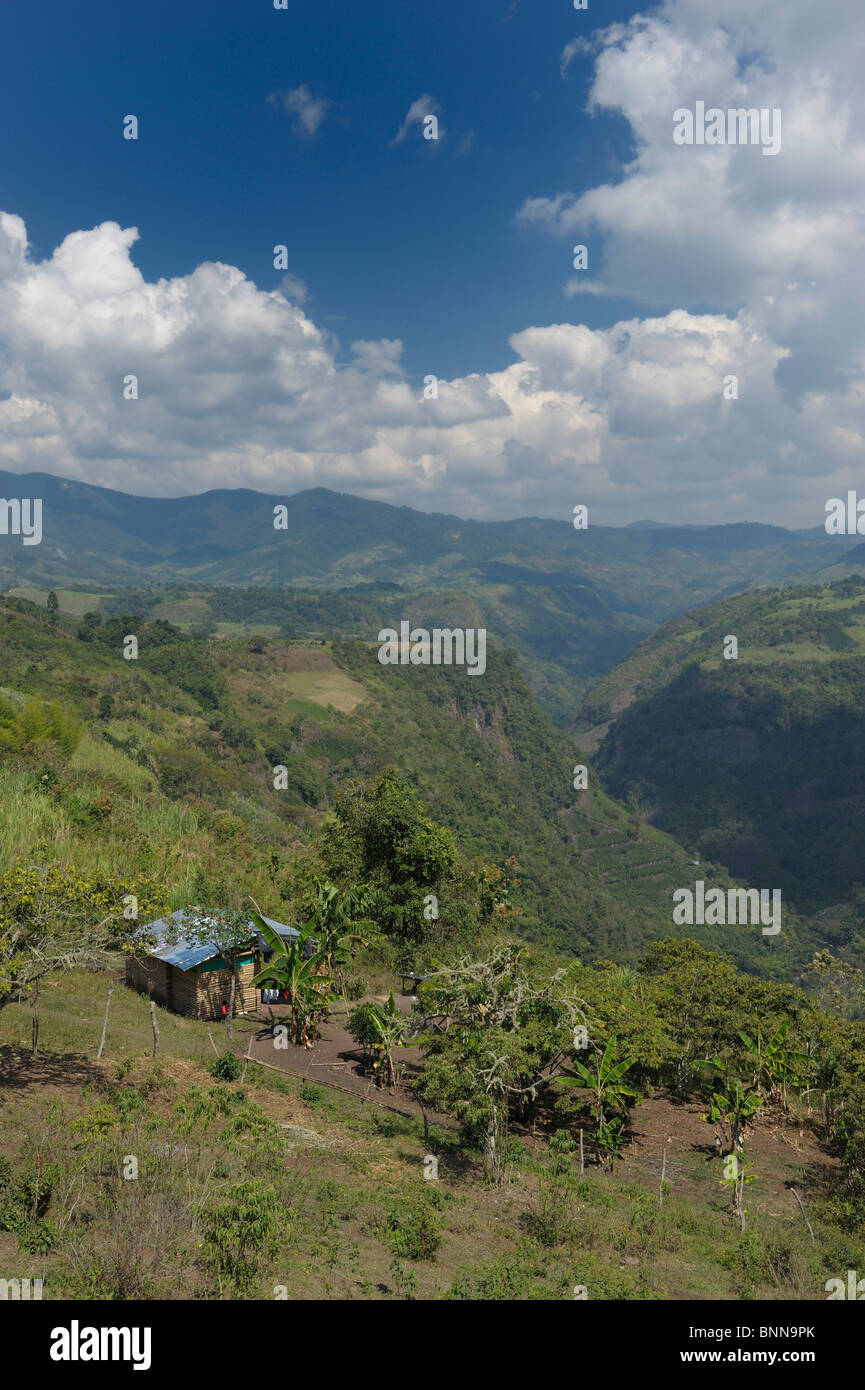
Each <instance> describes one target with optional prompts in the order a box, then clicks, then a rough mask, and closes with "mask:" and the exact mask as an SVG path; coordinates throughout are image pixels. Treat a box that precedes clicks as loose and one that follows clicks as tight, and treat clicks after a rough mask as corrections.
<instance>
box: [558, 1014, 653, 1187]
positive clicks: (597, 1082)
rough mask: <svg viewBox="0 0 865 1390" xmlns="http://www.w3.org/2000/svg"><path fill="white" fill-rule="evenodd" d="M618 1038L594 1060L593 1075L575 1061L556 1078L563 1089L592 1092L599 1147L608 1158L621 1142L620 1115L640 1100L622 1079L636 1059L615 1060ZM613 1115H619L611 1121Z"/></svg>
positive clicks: (621, 1116) (638, 1093)
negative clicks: (566, 1087)
mask: <svg viewBox="0 0 865 1390" xmlns="http://www.w3.org/2000/svg"><path fill="white" fill-rule="evenodd" d="M617 1043H618V1039H617V1038H610V1040H609V1042H608V1043H607V1045H606V1047H605V1048H604V1051H603V1053H602V1054H601V1056H600V1057H598V1058H597V1062H596V1066H595V1070H594V1072H592V1071H590V1070H589V1068H588V1067H586V1066H584V1065H583V1063H582V1062H580V1061H578V1060H577V1059H576V1058H575V1059H574V1063H573V1070H571V1071H569V1072H567V1073H565V1074H564V1075H563V1076H560V1077H559V1080H560V1082H561V1084H562V1085H563V1086H577V1087H579V1088H581V1089H582V1090H588V1091H591V1093H592V1099H593V1104H594V1107H595V1118H596V1121H597V1140H598V1144H599V1146H600V1148H601V1149H602V1150H603V1151H604V1152H605V1153H607V1154H608V1155H609V1156H610V1161H611V1162H612V1158H613V1156H614V1155H615V1154H616V1153H618V1151H619V1149H620V1148H621V1143H622V1128H623V1117H624V1116H623V1112H627V1111H628V1110H629V1109H630V1107H631V1105H632V1104H634V1103H635V1102H637V1101H639V1100H640V1092H639V1091H637V1090H635V1089H634V1087H633V1086H627V1085H625V1083H624V1082H623V1080H622V1078H623V1077H624V1076H625V1075H626V1074H627V1072H629V1071H630V1069H631V1067H633V1066H634V1065H635V1064H636V1061H637V1058H636V1057H625V1058H623V1059H622V1061H620V1062H616V1061H615V1060H614V1057H615V1052H616V1045H617ZM613 1112H619V1113H618V1115H617V1116H616V1117H615V1118H611V1115H612V1114H613Z"/></svg>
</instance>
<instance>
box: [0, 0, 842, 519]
mask: <svg viewBox="0 0 865 1390" xmlns="http://www.w3.org/2000/svg"><path fill="white" fill-rule="evenodd" d="M863 70H865V10H863V7H862V3H861V0H822V3H821V4H820V5H819V6H815V5H814V3H813V0H761V3H760V4H759V5H755V3H754V0H655V3H652V4H650V5H646V6H639V5H636V4H634V3H630V2H629V3H624V0H590V6H589V9H588V10H585V11H582V10H580V11H577V10H574V9H573V6H572V4H571V3H569V0H441V3H438V4H436V5H435V6H430V5H429V4H426V3H419V2H416V0H371V3H366V4H351V3H348V0H315V2H314V3H302V0H289V9H288V10H286V11H281V10H275V9H274V8H273V5H272V0H242V2H241V0H231V2H229V0H217V2H216V3H212V4H202V3H178V0H173V3H171V4H169V3H167V2H166V0H147V3H140V4H138V5H128V4H127V5H123V4H117V3H107V0H95V2H93V0H91V3H83V4H77V5H71V4H63V3H59V0H49V3H46V4H39V5H20V6H14V7H13V6H7V7H5V9H4V10H2V11H0V120H2V122H3V126H2V128H3V133H4V141H3V146H2V149H3V153H2V155H0V468H5V469H7V470H10V471H12V472H18V473H26V472H32V471H40V470H41V471H46V472H51V473H55V474H60V475H62V476H68V477H74V478H77V479H80V480H83V481H87V482H92V483H97V484H102V485H105V486H110V487H116V488H119V489H121V490H125V491H129V492H135V493H139V494H142V495H179V494H188V493H192V492H198V491H203V490H205V489H206V488H209V487H231V486H246V487H253V488H259V489H260V490H262V491H267V492H279V493H286V494H289V493H293V492H296V491H299V490H301V489H303V488H306V487H312V486H324V487H330V488H334V489H337V490H340V491H345V492H352V493H356V494H358V495H362V496H366V497H370V498H374V499H380V500H387V501H395V502H398V503H401V504H406V505H410V506H413V507H419V508H421V509H423V510H439V511H446V512H451V513H457V514H460V515H465V516H473V517H478V518H484V517H508V516H510V517H513V516H520V515H536V516H538V515H539V516H561V517H570V516H571V515H572V511H573V506H574V505H575V504H583V505H587V506H589V507H590V521H591V520H592V519H593V520H594V521H596V522H598V523H601V524H605V525H617V524H626V523H628V522H630V521H633V520H637V519H639V518H643V517H654V518H655V519H657V520H660V521H669V522H696V523H711V522H717V521H719V520H727V521H738V520H743V519H745V520H759V521H768V522H775V523H780V524H785V525H791V526H813V525H818V524H820V523H821V521H822V519H823V517H824V508H825V502H826V500H827V499H828V498H830V497H832V496H843V495H844V493H845V492H846V491H847V490H848V489H850V488H856V487H859V489H860V492H861V493H862V494H863V495H865V478H863V469H862V462H863V458H865V276H863V275H862V265H863V263H865V193H863V190H865V137H863V134H862V132H865V88H863V84H862V80H861V74H862V71H863ZM700 103H702V105H703V106H704V107H712V106H717V107H719V108H721V110H722V111H723V110H724V109H727V108H730V107H746V108H751V107H752V108H754V109H755V110H759V111H765V112H767V113H772V112H776V113H777V115H778V133H779V141H778V147H777V149H774V150H773V151H772V152H771V154H772V157H769V158H767V157H765V156H766V150H765V149H764V148H761V147H760V146H759V144H758V143H757V142H755V141H747V140H745V141H742V142H736V141H733V142H731V143H729V144H728V143H726V142H725V143H724V144H722V145H714V146H711V147H710V146H707V145H703V144H690V143H687V142H685V143H682V142H681V141H678V140H675V139H674V138H673V137H674V130H675V129H676V128H677V125H678V124H679V123H678V122H677V120H676V117H675V113H676V112H677V111H681V110H685V111H686V112H688V111H696V110H697V109H698V104H700ZM427 107H429V108H430V110H431V111H433V112H434V113H435V114H436V115H437V116H438V118H439V121H440V127H441V129H440V136H441V138H440V139H439V140H438V141H437V142H435V141H425V140H424V139H423V138H422V131H421V128H420V123H419V121H418V120H414V121H412V120H410V119H409V118H410V117H411V116H412V114H414V116H415V117H417V116H418V115H419V113H421V112H423V111H424V110H425V109H426V108H427ZM128 114H134V115H135V116H137V117H138V120H139V123H140V129H139V139H138V140H137V141H127V140H124V139H123V138H122V121H123V117H124V116H126V115H128ZM772 120H773V122H774V120H775V117H774V116H773V117H772ZM407 122H408V123H407ZM773 128H774V126H773ZM398 132H402V138H397V135H398ZM576 243H584V244H586V245H587V246H588V247H589V268H588V270H585V271H582V270H580V271H575V270H574V269H573V267H572V247H573V246H574V245H575V244H576ZM278 244H285V245H286V246H287V248H288V257H287V267H286V272H287V273H283V272H282V271H280V270H276V269H275V268H274V265H273V247H274V246H275V245H278ZM428 375H432V376H435V377H436V378H437V383H436V384H435V392H437V394H435V392H433V394H431V395H430V396H429V397H426V396H425V395H424V390H423V384H424V378H425V377H427V376H428ZM132 379H134V382H135V387H134V391H133V392H132V394H128V393H127V389H126V383H127V381H131V380H132Z"/></svg>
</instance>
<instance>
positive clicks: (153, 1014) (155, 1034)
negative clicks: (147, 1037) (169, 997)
mask: <svg viewBox="0 0 865 1390" xmlns="http://www.w3.org/2000/svg"><path fill="white" fill-rule="evenodd" d="M150 1022H151V1023H152V1024H153V1055H154V1057H155V1056H156V1054H157V1052H158V1051H159V1029H158V1027H157V1026H156V1001H155V1000H153V999H151V1001H150Z"/></svg>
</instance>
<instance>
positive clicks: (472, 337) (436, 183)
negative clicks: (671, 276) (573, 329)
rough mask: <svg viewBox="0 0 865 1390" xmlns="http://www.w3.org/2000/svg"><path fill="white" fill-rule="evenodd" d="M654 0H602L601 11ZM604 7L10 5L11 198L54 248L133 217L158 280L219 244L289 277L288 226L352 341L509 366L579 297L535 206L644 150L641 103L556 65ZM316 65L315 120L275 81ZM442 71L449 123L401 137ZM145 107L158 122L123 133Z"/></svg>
mask: <svg viewBox="0 0 865 1390" xmlns="http://www.w3.org/2000/svg"><path fill="white" fill-rule="evenodd" d="M636 8H637V7H636V6H635V5H633V4H629V3H622V2H621V0H612V3H608V2H607V0H605V2H604V3H603V4H602V5H600V4H599V5H597V10H598V14H597V18H601V11H603V21H604V23H609V22H610V21H612V20H614V19H618V18H627V17H628V16H629V15H630V14H632V13H633V12H634V11H635V9H636ZM594 18H595V15H593V14H590V13H589V12H578V11H575V10H574V9H573V8H572V7H570V5H569V3H568V0H517V3H516V4H511V3H510V0H440V3H436V5H434V6H430V5H428V4H425V3H416V0H370V3H363V4H353V3H349V0H315V3H312V4H310V3H303V0H290V8H289V10H287V11H275V10H274V9H273V7H272V4H271V3H270V0H215V2H214V3H209V4H202V3H193V4H187V3H177V0H173V3H168V2H167V0H147V3H145V4H138V5H125V4H117V3H116V0H97V3H85V4H81V5H79V4H76V5H69V4H63V3H48V4H47V5H44V4H39V5H32V6H27V5H25V6H18V7H17V8H16V9H15V10H14V11H12V10H9V11H7V13H6V14H5V15H4V19H3V51H4V52H5V54H6V58H5V61H4V62H3V64H2V77H3V80H2V84H0V118H2V121H3V129H4V130H6V131H10V130H14V131H15V137H14V140H13V141H12V143H11V144H7V145H6V154H5V157H4V158H3V161H2V191H3V202H2V206H4V207H5V208H8V209H9V210H14V211H15V212H17V213H19V214H20V215H21V216H22V217H23V218H24V220H25V222H26V223H27V228H28V232H29V235H30V239H31V242H32V245H33V251H34V253H35V254H36V255H38V256H40V257H41V256H47V255H50V253H51V251H52V250H53V249H54V247H55V246H56V245H58V244H59V243H60V242H61V241H62V240H63V237H64V236H65V235H66V234H67V233H68V232H69V231H70V230H72V229H74V228H89V227H92V226H95V225H96V224H97V223H100V222H103V221H106V220H113V221H118V222H120V224H121V225H122V226H136V227H138V228H139V231H140V233H141V240H140V242H139V243H138V244H137V246H136V249H135V251H134V253H133V258H134V260H135V262H136V264H137V265H138V266H139V267H140V269H141V270H142V271H143V272H144V274H145V276H146V277H147V278H148V279H157V278H159V277H160V276H173V275H184V274H187V273H189V272H190V271H191V270H192V269H193V268H194V267H195V266H196V265H197V264H198V263H199V262H200V261H202V260H221V261H227V262H229V263H230V264H232V265H236V266H238V267H240V268H241V269H242V270H243V271H245V272H246V274H247V275H248V276H249V277H250V278H251V279H252V280H254V281H255V283H256V284H257V285H260V286H265V287H268V288H270V287H274V286H276V285H278V283H279V280H280V275H279V273H278V272H276V271H274V269H273V263H272V262H273V257H272V247H273V245H274V244H276V243H284V244H285V245H287V247H288V251H289V266H290V268H291V271H292V273H294V274H296V275H299V276H301V277H302V278H303V279H304V280H305V281H306V283H307V285H308V287H309V299H308V301H307V303H308V306H309V310H310V312H311V313H312V314H313V316H314V318H315V320H316V322H317V323H319V324H320V325H321V326H322V327H327V328H330V329H331V331H333V332H335V333H336V334H338V336H339V337H340V339H344V340H345V342H349V341H351V340H354V339H357V338H368V339H377V338H391V339H392V338H400V339H402V341H403V343H404V345H405V356H404V362H405V366H406V369H407V371H408V372H409V373H410V374H411V375H413V376H418V377H420V376H423V375H424V374H425V373H427V372H436V373H437V374H438V375H442V376H448V377H451V376H462V375H465V374H467V373H469V372H477V371H490V370H498V369H500V368H502V367H504V366H506V365H507V364H508V363H509V362H511V361H512V360H513V353H512V352H511V350H510V349H509V348H508V342H507V340H508V337H509V335H510V334H511V333H514V332H517V331H519V330H520V329H522V328H524V327H525V326H526V324H529V323H539V322H540V323H548V322H555V321H556V320H557V319H558V318H560V317H561V316H562V315H563V313H565V312H566V302H565V300H564V298H563V294H562V286H563V283H564V282H565V280H566V278H567V275H568V272H569V270H570V257H569V255H568V250H569V248H568V246H567V245H566V244H565V243H551V242H550V241H549V239H548V238H547V237H545V236H544V235H543V234H541V233H539V232H538V231H536V230H534V229H532V228H525V227H518V226H515V225H514V223H513V218H514V215H515V213H516V212H517V211H518V209H519V207H520V206H521V204H522V203H523V201H524V199H525V198H527V197H531V196H535V195H541V194H544V193H547V192H548V191H549V190H550V189H552V190H554V191H555V190H557V189H558V188H576V189H578V190H579V189H581V188H583V187H590V186H591V185H593V184H596V183H599V182H602V181H603V180H605V179H608V178H610V177H613V176H616V175H617V172H618V169H619V167H620V160H621V158H622V156H623V155H625V156H626V155H627V154H628V153H629V151H630V150H631V146H632V141H631V138H630V131H629V129H628V126H627V123H626V122H625V121H623V120H622V119H621V117H618V116H615V115H611V116H606V115H596V116H593V117H589V116H588V115H587V114H586V113H585V111H584V107H585V103H586V90H587V82H588V80H589V77H590V73H591V63H590V61H589V60H588V59H587V58H586V57H583V58H578V59H577V60H576V61H575V62H574V63H573V65H572V66H571V68H570V69H569V73H568V77H567V80H565V81H563V80H562V79H561V77H560V75H559V57H560V54H561V52H562V49H563V48H564V46H565V44H566V43H568V41H569V40H570V39H572V38H573V37H574V36H576V35H580V34H585V35H588V34H589V33H591V30H592V27H593V25H592V20H593V19H594ZM300 85H306V86H307V87H308V88H309V89H310V92H311V95H312V96H313V97H314V98H320V97H323V98H326V99H328V100H329V101H331V102H333V103H334V105H333V107H331V108H330V109H329V111H328V114H327V116H326V118H325V119H324V121H323V123H322V125H321V127H320V128H319V130H318V132H317V133H316V134H315V136H314V137H313V138H308V137H306V138H298V136H297V135H296V134H294V133H293V130H292V125H293V122H292V118H291V116H290V115H289V114H286V112H285V111H283V110H280V109H277V108H275V107H274V106H273V105H271V104H268V101H267V98H268V96H269V95H270V94H271V93H272V92H275V91H284V90H292V89H295V88H297V87H298V86H300ZM424 93H428V94H430V95H431V96H433V97H434V98H435V99H436V100H437V101H438V102H439V103H440V106H441V117H440V119H441V123H442V126H443V127H444V130H445V138H444V139H443V140H441V141H440V142H439V143H438V144H434V142H432V141H425V140H424V139H423V137H422V134H421V132H420V129H419V128H418V127H414V129H413V130H412V131H411V132H410V134H409V135H408V137H407V138H406V140H405V141H404V142H403V143H402V144H400V145H398V146H396V147H393V148H390V147H389V145H390V142H391V141H392V139H393V137H394V135H395V134H396V131H397V129H398V127H399V125H400V123H401V121H402V120H403V118H404V116H405V114H406V111H407V110H408V108H409V106H410V104H411V103H412V101H414V100H415V99H416V98H417V97H418V96H420V95H421V94H424ZM129 112H133V113H135V114H137V115H138V117H139V121H140V138H139V140H138V141H137V142H133V141H124V140H123V139H122V138H120V135H121V118H122V116H123V115H125V114H127V113H129ZM469 132H473V135H472V137H471V146H470V148H469V149H468V150H467V152H465V153H462V154H457V151H458V149H459V146H460V142H461V141H463V140H464V139H465V138H466V137H467V136H468V135H469ZM623 307H624V308H627V304H619V303H616V302H612V303H609V302H605V303H604V304H603V305H600V304H589V305H588V306H587V312H586V314H584V317H585V319H586V321H587V322H589V323H590V324H591V325H592V326H596V325H601V324H606V323H610V322H613V321H614V319H615V317H616V316H617V315H618V316H620V317H621V316H622V315H621V310H622V308H623Z"/></svg>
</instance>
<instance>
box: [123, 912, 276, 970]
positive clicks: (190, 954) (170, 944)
mask: <svg viewBox="0 0 865 1390" xmlns="http://www.w3.org/2000/svg"><path fill="white" fill-rule="evenodd" d="M212 915H213V914H212V913H209V912H205V911H199V910H196V909H194V908H189V907H180V908H178V909H177V911H176V912H172V913H171V915H170V916H169V917H157V919H156V921H155V922H148V923H147V925H146V926H144V927H142V928H141V930H140V933H139V934H140V935H141V936H142V937H153V938H154V939H155V941H156V946H155V947H154V948H153V950H152V955H154V956H156V957H157V958H158V959H159V960H164V961H166V962H167V963H168V964H169V965H176V966H177V968H178V970H194V969H195V968H196V966H198V965H201V964H203V962H204V961H206V960H213V959H214V957H215V956H218V955H219V947H218V946H217V945H216V942H215V941H201V942H200V941H197V940H190V938H189V937H188V936H186V937H185V936H183V934H182V929H183V924H184V921H186V920H188V921H189V922H190V923H193V922H196V921H198V922H206V921H207V918H208V917H209V916H212ZM264 920H265V922H266V923H267V925H268V926H269V927H273V930H274V931H275V932H278V933H279V935H280V936H281V937H283V938H284V939H285V940H287V941H289V940H293V939H294V937H296V936H299V935H300V932H299V931H297V930H296V928H295V927H287V926H286V925H285V923H284V922H274V921H273V920H272V919H271V918H270V917H265V919H264ZM249 932H250V940H249V946H250V950H251V949H253V948H254V947H255V946H256V945H258V946H259V948H260V947H261V945H262V944H263V940H264V939H263V937H261V936H260V935H259V933H258V932H257V931H256V929H255V927H254V925H253V923H252V920H251V919H250V923H249Z"/></svg>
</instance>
